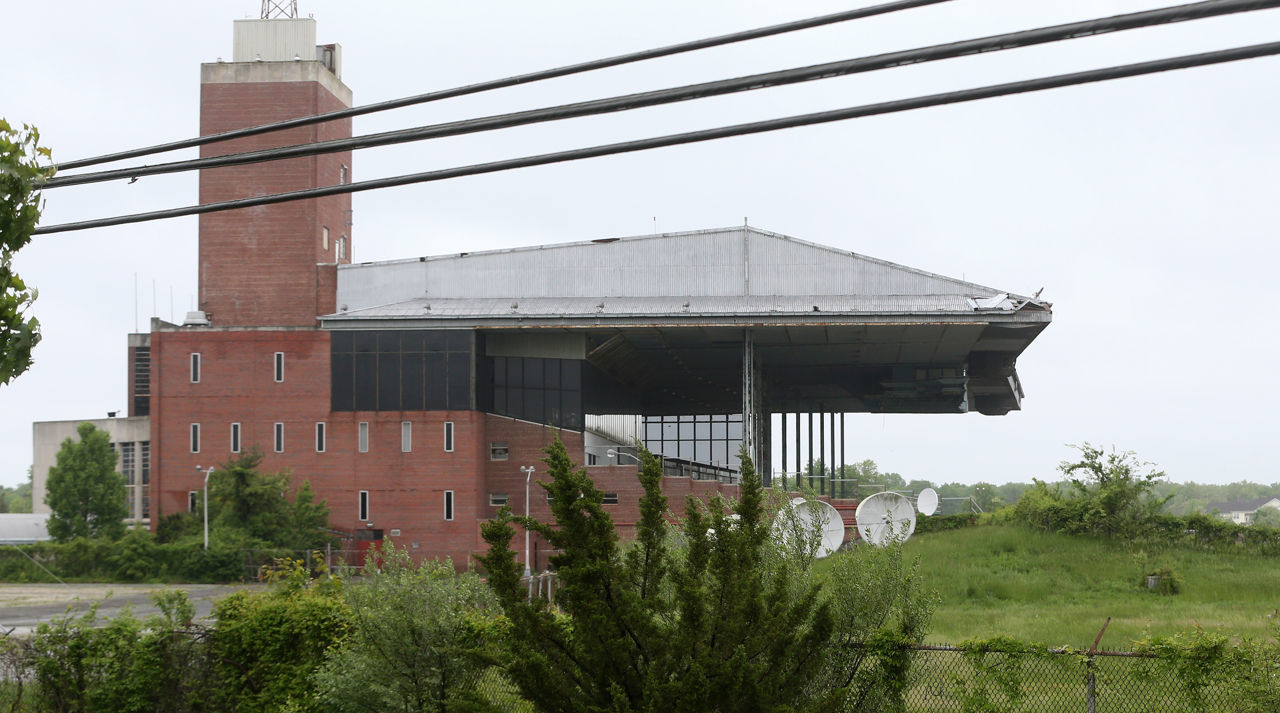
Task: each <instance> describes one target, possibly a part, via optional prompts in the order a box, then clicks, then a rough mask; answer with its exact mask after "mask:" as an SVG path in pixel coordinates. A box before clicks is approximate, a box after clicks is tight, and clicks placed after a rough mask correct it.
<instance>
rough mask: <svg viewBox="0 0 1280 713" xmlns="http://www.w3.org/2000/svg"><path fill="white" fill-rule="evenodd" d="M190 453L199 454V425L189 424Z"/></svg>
mask: <svg viewBox="0 0 1280 713" xmlns="http://www.w3.org/2000/svg"><path fill="white" fill-rule="evenodd" d="M191 452H192V453H199V452H200V424H198V423H193V424H191Z"/></svg>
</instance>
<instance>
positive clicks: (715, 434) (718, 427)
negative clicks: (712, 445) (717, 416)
mask: <svg viewBox="0 0 1280 713" xmlns="http://www.w3.org/2000/svg"><path fill="white" fill-rule="evenodd" d="M727 434H728V429H727V427H726V425H725V424H724V423H716V422H712V423H711V437H712V438H715V439H717V440H724V439H725V438H726V437H727Z"/></svg>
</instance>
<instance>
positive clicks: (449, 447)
mask: <svg viewBox="0 0 1280 713" xmlns="http://www.w3.org/2000/svg"><path fill="white" fill-rule="evenodd" d="M444 452H445V453H452V452H453V421H445V422H444Z"/></svg>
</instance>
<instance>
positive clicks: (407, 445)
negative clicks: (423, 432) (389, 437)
mask: <svg viewBox="0 0 1280 713" xmlns="http://www.w3.org/2000/svg"><path fill="white" fill-rule="evenodd" d="M412 450H413V421H401V422H400V452H401V453H408V452H410V451H412Z"/></svg>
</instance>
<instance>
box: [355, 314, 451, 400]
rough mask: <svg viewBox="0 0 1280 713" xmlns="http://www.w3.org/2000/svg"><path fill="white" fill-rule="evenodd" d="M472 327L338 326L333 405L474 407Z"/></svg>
mask: <svg viewBox="0 0 1280 713" xmlns="http://www.w3.org/2000/svg"><path fill="white" fill-rule="evenodd" d="M475 354H476V341H475V332H473V331H471V330H370V331H358V332H343V331H334V332H332V333H331V334H330V360H331V361H330V369H331V373H332V384H331V390H330V398H331V400H332V408H333V410H334V411H444V410H454V411H464V410H470V409H474V408H475V403H474V400H473V399H472V392H473V389H472V384H473V376H474V371H475V363H476V356H475Z"/></svg>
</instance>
